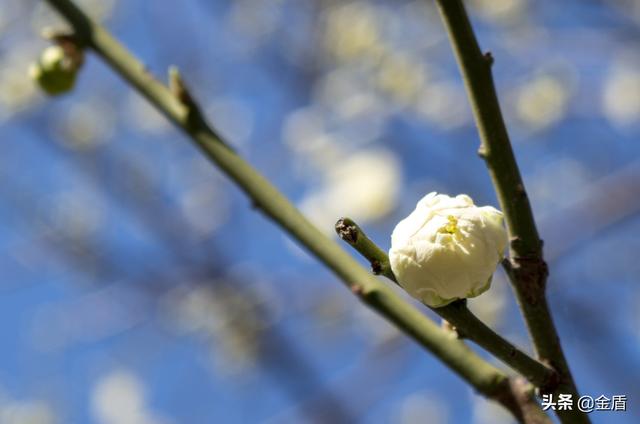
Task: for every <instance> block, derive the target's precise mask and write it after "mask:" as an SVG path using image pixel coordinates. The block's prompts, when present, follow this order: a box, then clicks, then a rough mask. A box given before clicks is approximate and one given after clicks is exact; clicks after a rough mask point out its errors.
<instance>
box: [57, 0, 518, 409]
mask: <svg viewBox="0 0 640 424" xmlns="http://www.w3.org/2000/svg"><path fill="white" fill-rule="evenodd" d="M48 2H49V3H50V4H51V5H52V6H53V7H54V8H55V9H57V10H58V12H60V13H61V14H62V16H63V17H64V18H65V19H67V21H68V22H69V23H70V24H71V26H72V27H73V29H74V31H75V35H76V36H77V38H78V40H79V41H80V42H81V43H82V44H83V45H84V46H85V47H88V48H91V49H93V50H94V51H95V52H96V53H97V54H98V55H100V56H101V57H102V58H103V59H104V60H105V61H106V62H107V63H109V65H111V67H112V68H113V69H114V70H115V71H116V72H117V73H119V74H120V75H121V76H122V77H123V78H124V79H125V80H127V81H128V82H129V83H130V84H131V85H132V86H133V87H135V88H136V89H137V90H138V91H139V92H140V93H141V94H142V95H143V96H145V97H146V98H147V99H148V100H149V101H150V102H151V103H152V104H153V105H154V106H155V107H156V108H157V109H158V110H160V111H161V112H162V113H163V114H164V115H165V116H166V117H167V118H168V119H169V120H171V121H172V122H173V123H174V124H175V125H176V126H177V127H179V128H181V129H182V130H183V131H185V132H186V133H187V134H188V135H189V136H190V138H191V139H192V140H193V141H194V142H195V143H196V144H197V146H198V147H199V148H200V149H201V150H202V151H203V153H204V154H205V155H206V156H207V157H208V158H209V159H211V160H212V161H213V162H214V163H215V164H216V165H217V166H218V167H220V169H221V170H222V171H223V172H225V173H226V174H227V175H228V176H229V177H230V178H231V179H232V180H233V181H234V182H235V183H236V184H237V185H238V186H240V187H241V188H242V189H243V190H244V191H245V193H247V195H248V196H249V197H250V198H251V199H252V201H253V202H254V204H255V205H256V206H257V207H259V208H261V209H262V210H263V211H264V213H265V214H266V215H267V216H269V217H270V218H271V219H272V220H273V221H275V222H276V223H278V224H279V225H280V226H281V227H282V228H283V229H285V230H286V231H287V232H288V233H289V234H291V235H292V236H293V237H294V238H296V239H297V240H298V241H299V242H300V243H301V244H303V245H304V246H305V247H306V248H307V249H308V250H309V251H310V252H311V253H313V254H314V255H315V256H316V257H317V258H318V259H319V260H321V261H322V262H323V263H324V264H326V265H327V267H329V268H330V269H331V270H332V271H333V272H334V273H335V274H336V275H337V276H338V277H340V278H341V279H342V280H343V281H344V282H345V284H346V285H347V286H348V287H349V288H350V289H351V290H352V291H353V292H354V293H355V294H357V295H358V296H359V297H360V299H361V300H362V301H363V302H365V303H367V304H368V305H370V306H371V307H372V308H373V309H375V310H376V311H378V313H380V314H381V315H383V316H385V317H386V318H387V319H388V320H389V321H391V322H393V323H394V324H395V325H396V326H397V327H398V328H399V329H401V330H402V331H404V332H405V333H407V334H408V335H410V336H411V337H412V338H413V339H414V340H416V341H417V342H418V343H419V344H420V345H422V346H423V347H425V348H426V349H428V350H429V351H431V352H432V353H433V354H434V355H435V356H436V357H438V358H439V359H440V360H442V361H443V362H444V363H445V364H446V365H447V366H448V367H449V368H451V369H452V370H453V371H454V372H456V373H457V374H458V375H460V376H461V377H462V378H463V379H465V380H466V381H467V382H468V383H469V384H470V385H472V386H473V387H474V388H475V389H476V390H477V391H478V392H480V393H481V394H483V395H485V396H487V397H489V398H491V399H494V400H496V401H498V402H500V403H501V404H502V405H503V406H505V407H506V408H507V409H509V410H510V411H512V413H514V415H515V416H516V417H517V418H518V419H522V417H523V416H524V415H523V413H522V409H523V407H522V406H521V405H520V404H519V403H517V402H516V403H515V404H514V403H513V402H512V401H511V399H517V398H518V394H517V393H515V392H513V391H512V390H513V388H512V386H511V384H510V383H509V379H508V378H507V377H506V376H505V375H504V374H503V373H502V372H501V371H500V370H498V369H497V368H495V367H494V366H493V365H491V364H489V363H488V362H486V361H485V360H483V359H482V358H480V357H479V356H478V355H476V354H475V353H473V352H472V351H471V350H469V348H468V347H467V346H465V344H464V343H462V342H461V341H460V340H456V339H454V338H451V337H450V334H449V333H448V332H446V331H444V330H442V329H441V328H440V327H439V326H438V325H436V324H435V323H434V322H433V321H431V320H429V319H428V318H427V317H426V316H425V315H423V314H422V313H420V312H419V311H418V310H417V309H415V308H414V307H412V306H411V305H409V304H408V303H407V302H405V301H404V300H403V299H402V298H401V297H399V296H398V295H396V294H395V293H394V292H393V291H392V290H391V289H389V288H388V287H386V286H385V285H384V284H382V283H381V282H379V281H378V280H377V279H376V278H375V277H373V276H371V275H370V274H369V273H368V272H367V271H366V270H365V269H363V268H362V267H360V266H359V265H358V263H357V262H355V260H353V259H352V258H351V257H350V256H349V255H348V254H347V253H346V252H344V251H343V250H342V249H341V248H340V247H339V246H338V245H337V244H336V243H335V242H333V241H332V240H330V239H329V238H327V237H326V236H325V235H324V234H322V233H321V232H320V231H318V230H317V229H316V228H315V227H314V226H313V225H312V224H311V223H310V222H309V221H307V219H306V218H305V217H304V216H303V215H302V214H301V213H300V212H299V211H298V210H297V209H296V208H295V207H294V206H293V205H292V204H291V203H290V202H289V201H288V200H287V199H286V198H285V197H284V196H283V195H282V194H281V193H280V192H279V191H278V190H277V189H276V188H275V187H273V186H272V185H271V184H270V183H269V182H268V181H267V180H266V179H265V178H264V177H263V176H262V175H260V174H259V173H258V172H257V171H255V170H254V169H253V168H252V167H251V166H250V165H249V164H248V163H246V162H245V161H244V160H242V159H241V158H240V157H239V156H238V155H236V154H235V153H234V152H233V151H232V150H231V149H230V148H229V147H228V146H227V145H226V144H225V143H224V142H223V141H222V139H221V138H220V137H219V136H218V135H217V134H216V133H215V132H214V130H213V129H212V128H211V127H210V126H209V125H208V124H207V122H206V121H205V120H204V118H203V117H202V115H201V114H200V112H199V110H198V108H197V105H196V103H195V102H194V101H193V97H192V96H190V95H189V93H188V92H187V90H186V87H185V86H184V84H183V83H182V81H181V80H179V75H178V74H177V73H175V72H174V73H173V78H174V91H173V92H172V91H171V90H169V89H168V88H167V87H166V86H165V85H163V84H161V83H160V82H158V81H157V80H156V79H154V78H153V77H152V76H151V74H150V73H149V72H148V71H147V70H146V69H145V67H144V65H143V64H142V63H140V62H139V61H138V60H137V59H136V58H135V57H134V56H132V55H131V54H130V53H129V52H128V51H127V50H126V49H125V48H124V47H123V46H122V45H121V44H120V43H118V41H116V40H115V39H114V38H113V37H112V36H111V35H110V34H109V33H108V32H107V31H106V30H105V29H104V28H102V27H101V26H100V25H98V24H96V23H95V22H93V21H91V20H90V19H89V18H88V17H87V16H86V15H85V14H84V13H83V12H82V11H81V10H80V9H78V8H77V7H76V6H75V5H74V4H73V3H72V2H70V1H69V0H48Z"/></svg>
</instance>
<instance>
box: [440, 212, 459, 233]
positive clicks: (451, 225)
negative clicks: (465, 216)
mask: <svg viewBox="0 0 640 424" xmlns="http://www.w3.org/2000/svg"><path fill="white" fill-rule="evenodd" d="M447 220H448V221H449V222H448V223H447V224H445V226H444V227H442V228H441V230H442V231H444V232H445V233H449V234H455V233H456V231H458V219H457V218H456V217H455V216H453V215H449V216H448V217H447Z"/></svg>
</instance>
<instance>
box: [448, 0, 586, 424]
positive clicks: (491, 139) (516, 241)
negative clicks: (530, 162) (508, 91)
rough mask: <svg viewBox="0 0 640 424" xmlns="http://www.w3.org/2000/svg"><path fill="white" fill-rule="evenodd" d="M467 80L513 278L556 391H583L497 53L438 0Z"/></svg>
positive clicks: (566, 417) (457, 8) (566, 415)
mask: <svg viewBox="0 0 640 424" xmlns="http://www.w3.org/2000/svg"><path fill="white" fill-rule="evenodd" d="M436 3H437V4H438V8H439V10H440V14H441V16H442V19H443V21H444V23H445V26H446V28H447V31H448V33H449V38H450V39H451V43H452V45H453V48H454V51H455V55H456V59H457V61H458V65H459V67H460V70H461V73H462V77H463V79H464V83H465V87H466V89H467V94H468V96H469V98H470V100H471V106H472V109H473V114H474V117H475V121H476V125H477V127H478V130H479V133H480V140H481V146H480V149H479V151H478V153H479V154H480V156H481V157H483V158H484V160H485V162H486V164H487V167H488V169H489V174H490V175H491V179H492V181H493V185H494V187H495V189H496V193H497V196H498V200H499V202H500V206H501V207H502V210H503V211H504V214H505V220H506V222H507V228H508V230H509V238H510V242H511V246H510V251H511V259H510V262H509V265H510V272H509V274H510V277H511V281H512V285H513V287H514V291H515V293H516V297H517V299H518V304H519V306H520V309H521V310H522V313H523V315H524V318H525V321H526V323H527V328H528V330H529V334H530V335H531V339H532V341H533V345H534V348H535V350H536V353H537V355H538V358H539V359H540V360H541V361H543V362H546V363H548V364H549V365H551V366H552V367H553V368H554V369H556V370H557V371H558V375H559V378H560V382H559V383H560V384H559V385H558V387H557V388H556V389H555V390H554V391H553V394H554V395H555V396H557V395H558V394H560V393H565V394H571V395H572V397H573V399H574V401H576V400H577V399H578V397H579V395H578V390H577V388H576V385H575V382H574V380H573V377H572V375H571V372H570V370H569V366H568V364H567V360H566V358H565V356H564V353H563V351H562V346H561V344H560V339H559V337H558V333H557V331H556V329H555V326H554V324H553V319H552V316H551V312H550V310H549V307H548V304H547V300H546V297H545V285H546V280H547V265H546V263H545V262H544V259H543V257H542V240H540V237H539V235H538V230H537V228H536V224H535V221H534V219H533V213H532V211H531V206H530V204H529V199H528V197H527V192H526V191H525V188H524V184H523V182H522V177H521V176H520V171H519V169H518V165H517V163H516V160H515V157H514V154H513V150H512V148H511V142H510V140H509V135H508V133H507V129H506V126H505V124H504V120H503V118H502V112H501V111H500V104H499V102H498V96H497V94H496V90H495V87H494V84H493V77H492V74H491V65H492V63H493V58H492V56H491V54H489V53H486V54H483V53H482V51H481V50H480V47H479V45H478V41H477V40H476V37H475V34H474V32H473V28H472V26H471V23H470V21H469V17H468V16H467V13H466V10H465V8H464V4H463V3H462V1H461V0H436ZM557 413H558V417H559V418H560V420H561V421H562V422H563V423H588V422H589V418H588V417H587V415H586V414H584V413H581V412H580V411H578V410H577V408H574V410H572V411H564V410H563V411H557Z"/></svg>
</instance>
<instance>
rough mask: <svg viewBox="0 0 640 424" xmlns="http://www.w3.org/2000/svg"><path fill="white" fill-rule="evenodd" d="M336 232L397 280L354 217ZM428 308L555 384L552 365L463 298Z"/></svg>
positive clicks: (545, 384)
mask: <svg viewBox="0 0 640 424" xmlns="http://www.w3.org/2000/svg"><path fill="white" fill-rule="evenodd" d="M336 232H337V233H338V235H339V236H340V238H342V239H343V240H344V241H346V242H347V243H349V244H350V245H351V246H352V247H353V248H354V249H355V250H356V251H357V252H358V253H360V254H361V255H362V256H364V257H365V258H366V259H367V260H368V261H369V262H370V263H371V268H372V269H373V272H374V273H377V274H382V275H384V276H385V277H387V278H389V279H390V280H391V281H393V282H395V283H397V280H396V276H395V275H394V274H393V271H392V270H391V265H390V264H389V257H388V255H387V253H386V252H385V251H383V250H382V249H380V248H379V247H378V246H377V245H376V244H375V243H374V242H373V241H371V240H370V239H369V238H368V237H367V235H366V234H365V233H364V231H362V228H360V227H359V226H358V225H357V224H356V223H355V222H354V221H353V220H351V219H349V218H342V219H340V220H339V221H338V222H337V223H336ZM376 271H377V272H376ZM430 309H431V310H433V311H434V312H435V313H437V314H438V315H440V316H441V317H442V318H444V319H445V320H447V321H448V322H449V323H450V324H451V325H453V326H454V327H455V328H456V330H458V331H461V332H462V334H464V336H465V337H466V338H468V339H470V340H472V341H473V342H475V343H476V344H478V345H479V346H480V347H482V348H483V349H485V350H486V351H488V352H490V353H491V354H493V355H494V356H495V357H496V358H498V359H500V360H501V361H502V362H504V363H505V364H507V365H509V366H510V367H511V368H513V369H514V370H515V371H517V372H519V373H520V374H522V375H523V376H524V377H526V378H527V379H528V380H529V381H530V382H532V383H533V384H535V385H536V386H537V387H540V388H541V390H543V391H544V390H547V389H549V388H550V387H552V386H554V385H556V384H557V380H558V377H557V374H556V372H555V371H554V370H553V369H551V368H549V367H548V366H547V365H546V364H543V363H541V362H538V361H536V360H535V359H533V358H532V357H530V356H529V355H527V354H526V353H525V352H523V351H522V350H520V349H518V348H517V347H516V346H514V345H513V344H512V343H511V342H509V341H508V340H506V339H504V338H503V337H502V336H500V335H499V334H497V333H496V332H495V331H493V330H492V329H491V328H489V327H488V326H487V325H486V324H485V323H483V322H482V321H480V319H478V317H476V316H475V315H474V314H473V313H472V312H471V311H470V310H469V308H467V305H466V302H464V301H458V302H453V303H450V304H448V305H446V306H443V307H441V308H431V307H430Z"/></svg>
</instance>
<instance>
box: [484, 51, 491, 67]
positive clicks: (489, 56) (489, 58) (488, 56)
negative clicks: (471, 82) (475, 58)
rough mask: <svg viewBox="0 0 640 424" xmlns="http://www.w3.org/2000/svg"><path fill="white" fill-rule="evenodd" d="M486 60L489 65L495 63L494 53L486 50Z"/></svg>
mask: <svg viewBox="0 0 640 424" xmlns="http://www.w3.org/2000/svg"><path fill="white" fill-rule="evenodd" d="M483 57H484V60H485V62H486V63H487V65H489V66H492V65H493V55H492V54H491V52H486V53H485V54H484V55H483Z"/></svg>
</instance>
